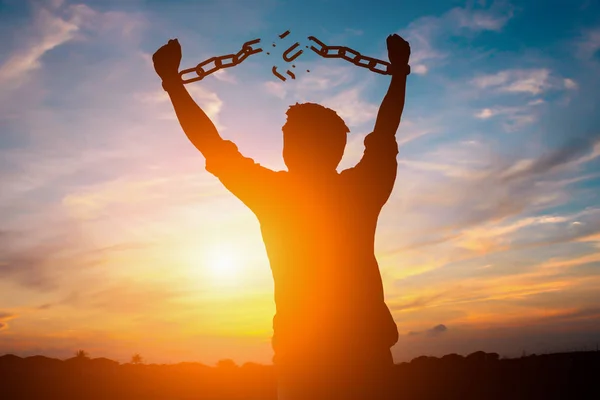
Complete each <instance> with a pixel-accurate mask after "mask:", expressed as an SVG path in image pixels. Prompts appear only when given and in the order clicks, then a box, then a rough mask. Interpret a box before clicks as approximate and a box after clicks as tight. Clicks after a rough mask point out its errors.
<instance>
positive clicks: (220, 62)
mask: <svg viewBox="0 0 600 400" xmlns="http://www.w3.org/2000/svg"><path fill="white" fill-rule="evenodd" d="M259 42H260V39H254V40H250V41H248V42H246V43H244V44H243V45H242V49H241V50H240V51H238V52H237V53H236V54H227V55H224V56H220V57H211V58H209V59H208V60H205V61H203V62H201V63H200V64H198V65H196V66H195V67H194V68H188V69H184V70H183V71H181V72H180V73H179V77H180V78H181V82H183V83H184V84H185V83H192V82H196V81H200V80H202V79H204V77H206V76H208V75H210V74H212V73H213V72H217V71H218V70H220V69H222V68H229V67H233V66H235V65H238V64H240V63H241V62H242V61H244V60H245V59H246V58H248V57H249V56H251V55H252V54H256V53H260V52H261V51H262V49H261V48H257V49H253V48H252V45H253V44H256V43H259ZM210 63H214V66H213V67H212V68H209V69H207V70H205V69H204V68H205V66H206V65H208V64H210ZM194 72H195V73H196V75H197V76H195V77H193V78H188V79H184V77H183V76H184V75H186V74H190V73H194Z"/></svg>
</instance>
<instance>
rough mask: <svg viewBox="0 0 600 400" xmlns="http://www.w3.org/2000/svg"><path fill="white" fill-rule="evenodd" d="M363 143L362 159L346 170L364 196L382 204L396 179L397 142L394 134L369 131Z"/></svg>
mask: <svg viewBox="0 0 600 400" xmlns="http://www.w3.org/2000/svg"><path fill="white" fill-rule="evenodd" d="M364 144H365V151H364V154H363V157H362V159H361V160H360V162H359V163H358V164H357V165H356V166H355V167H354V168H350V169H348V170H346V171H347V172H348V174H349V175H351V176H352V177H353V179H355V180H357V181H358V182H357V184H358V185H359V190H360V191H361V192H362V193H363V194H364V196H367V197H368V198H369V199H370V200H371V201H373V202H374V203H376V204H377V205H379V206H383V205H384V204H385V202H386V201H387V199H388V198H389V196H390V194H391V193H392V189H393V188H394V182H395V180H396V174H397V170H398V161H397V160H396V156H397V155H398V143H397V142H396V137H395V136H394V135H382V134H381V133H376V132H371V133H370V134H368V135H367V137H366V138H365V141H364ZM346 171H344V172H346Z"/></svg>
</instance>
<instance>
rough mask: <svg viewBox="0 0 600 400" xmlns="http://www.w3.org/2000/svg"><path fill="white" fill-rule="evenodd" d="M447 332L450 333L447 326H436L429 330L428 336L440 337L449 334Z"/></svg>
mask: <svg viewBox="0 0 600 400" xmlns="http://www.w3.org/2000/svg"><path fill="white" fill-rule="evenodd" d="M447 331H448V328H447V327H446V325H444V324H439V325H436V326H434V327H433V328H431V329H428V330H427V334H428V335H430V336H437V335H440V334H442V333H444V332H447Z"/></svg>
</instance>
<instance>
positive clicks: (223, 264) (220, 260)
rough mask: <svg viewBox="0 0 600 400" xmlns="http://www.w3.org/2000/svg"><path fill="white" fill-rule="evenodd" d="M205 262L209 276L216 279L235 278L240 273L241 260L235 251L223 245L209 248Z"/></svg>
mask: <svg viewBox="0 0 600 400" xmlns="http://www.w3.org/2000/svg"><path fill="white" fill-rule="evenodd" d="M205 262H206V268H207V269H208V271H209V272H210V274H211V275H212V276H213V277H215V278H218V279H231V278H235V277H236V276H237V275H239V273H240V262H241V259H240V257H239V256H238V254H237V252H236V251H235V249H234V248H233V247H232V246H230V245H228V244H225V243H221V244H216V245H214V246H211V248H209V249H208V250H207V254H206V260H205Z"/></svg>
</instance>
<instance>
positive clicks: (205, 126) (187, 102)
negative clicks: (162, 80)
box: [164, 82, 223, 158]
mask: <svg viewBox="0 0 600 400" xmlns="http://www.w3.org/2000/svg"><path fill="white" fill-rule="evenodd" d="M164 86H165V90H166V91H167V93H168V94H169V97H170V98H171V103H172V104H173V108H174V109H175V114H176V115H177V119H178V120H179V124H180V125H181V128H182V129H183V131H184V132H185V135H186V136H187V137H188V139H189V140H190V141H191V142H192V144H193V145H194V146H195V147H196V148H197V149H198V150H200V152H201V153H202V154H203V155H204V157H205V158H209V157H210V155H211V152H212V151H214V150H216V149H217V148H218V147H219V145H220V144H222V142H223V139H222V138H221V136H220V135H219V132H218V131H217V128H216V127H215V125H214V124H213V122H212V121H211V120H210V118H209V117H208V115H206V113H205V112H204V111H203V110H202V109H201V108H200V107H199V106H198V105H197V104H196V102H195V101H194V99H193V98H192V96H190V94H189V93H188V91H187V89H186V88H185V86H183V83H181V82H172V83H167V84H165V85H164Z"/></svg>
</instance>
